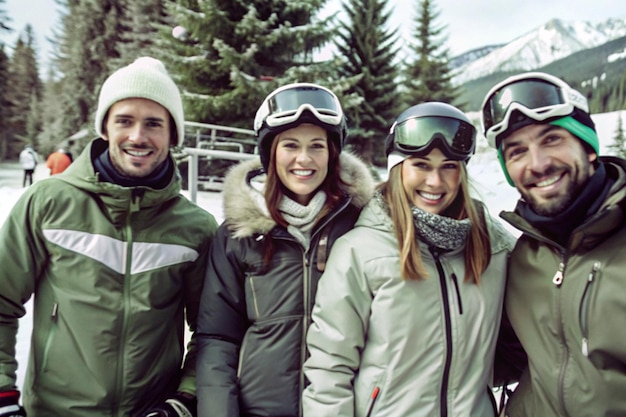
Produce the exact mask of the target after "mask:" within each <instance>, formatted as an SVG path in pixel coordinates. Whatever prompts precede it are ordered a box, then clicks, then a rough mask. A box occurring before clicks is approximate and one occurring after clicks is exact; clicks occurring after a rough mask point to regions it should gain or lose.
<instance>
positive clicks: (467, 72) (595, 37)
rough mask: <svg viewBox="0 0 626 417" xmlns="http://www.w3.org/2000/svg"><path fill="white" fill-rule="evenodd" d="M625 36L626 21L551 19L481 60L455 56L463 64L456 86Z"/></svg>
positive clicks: (557, 57) (535, 66) (545, 62)
mask: <svg viewBox="0 0 626 417" xmlns="http://www.w3.org/2000/svg"><path fill="white" fill-rule="evenodd" d="M623 36H626V18H622V19H609V20H607V21H605V22H602V23H598V24H592V23H590V22H584V21H575V22H571V21H564V20H560V19H552V20H550V21H548V22H546V23H545V24H543V25H541V26H539V27H538V28H536V29H535V30H533V31H531V32H528V33H526V34H524V35H522V36H520V37H518V38H516V39H514V40H513V41H511V42H509V43H508V44H505V45H502V46H501V47H499V48H495V49H493V50H492V51H491V52H489V53H488V54H486V55H484V56H481V57H479V58H478V59H475V60H467V59H463V57H462V56H461V57H455V59H454V61H456V62H464V64H462V65H461V66H459V67H457V68H455V72H456V73H457V74H458V75H457V76H456V77H455V78H454V83H455V84H457V85H458V84H462V83H463V82H464V81H468V80H473V79H476V78H480V77H483V76H486V75H489V74H492V73H494V72H500V71H518V70H522V71H526V70H532V69H535V68H539V67H542V66H544V65H547V64H549V63H551V62H553V61H556V60H559V59H562V58H565V57H567V56H568V55H571V54H573V53H575V52H579V51H582V50H584V49H589V48H593V47H596V46H599V45H602V44H605V43H607V42H609V41H611V40H613V39H617V38H620V37H623ZM473 52H474V51H470V52H468V53H467V54H472V53H473ZM464 55H465V54H464ZM468 61H469V62H468Z"/></svg>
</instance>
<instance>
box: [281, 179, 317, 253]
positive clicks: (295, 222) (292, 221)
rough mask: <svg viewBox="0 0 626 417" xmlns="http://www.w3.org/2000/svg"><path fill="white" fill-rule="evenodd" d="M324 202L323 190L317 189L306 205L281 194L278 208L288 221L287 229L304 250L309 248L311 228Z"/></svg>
mask: <svg viewBox="0 0 626 417" xmlns="http://www.w3.org/2000/svg"><path fill="white" fill-rule="evenodd" d="M324 204H326V193H325V192H324V191H318V192H317V193H316V194H315V195H314V196H313V198H312V199H311V201H309V204H308V205H306V206H303V205H302V204H300V203H298V202H296V201H293V200H292V199H290V198H289V197H286V196H283V198H282V200H281V201H280V204H279V206H278V210H279V211H280V212H281V214H282V215H283V217H284V218H285V220H286V221H287V223H289V226H287V231H288V232H289V233H291V235H293V237H295V238H296V239H297V240H298V242H300V243H301V244H302V246H304V249H305V250H308V249H309V244H310V243H311V229H313V225H315V220H316V219H317V216H318V215H319V213H320V212H321V211H322V208H324Z"/></svg>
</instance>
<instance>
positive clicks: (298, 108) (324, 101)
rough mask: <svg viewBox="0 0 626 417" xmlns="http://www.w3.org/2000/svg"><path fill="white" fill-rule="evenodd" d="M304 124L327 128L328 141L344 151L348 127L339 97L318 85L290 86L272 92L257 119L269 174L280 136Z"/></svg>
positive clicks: (262, 105)
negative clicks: (273, 143)
mask: <svg viewBox="0 0 626 417" xmlns="http://www.w3.org/2000/svg"><path fill="white" fill-rule="evenodd" d="M302 123H311V124H314V125H316V126H319V127H322V128H324V129H326V131H327V132H328V139H329V140H332V141H333V142H334V143H335V145H336V147H337V149H338V151H339V152H341V149H342V148H343V143H344V141H345V139H346V136H347V125H346V117H345V115H344V113H343V110H342V108H341V104H340V103H339V99H338V98H337V96H336V95H335V94H334V93H333V92H332V91H330V90H329V89H327V88H325V87H322V86H320V85H317V84H310V83H293V84H287V85H285V86H282V87H279V88H277V89H276V90H274V91H272V92H271V93H270V94H269V95H268V96H267V97H266V98H265V100H263V103H262V104H261V106H260V107H259V109H258V110H257V112H256V116H255V118H254V133H255V135H256V137H257V144H258V148H259V154H260V156H261V164H263V168H264V169H265V170H266V171H267V167H268V165H269V162H270V150H271V148H272V141H273V140H274V138H275V137H276V135H277V134H279V133H281V132H284V131H286V130H289V129H292V128H294V127H296V126H298V125H300V124H302Z"/></svg>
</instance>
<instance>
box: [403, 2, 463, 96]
mask: <svg viewBox="0 0 626 417" xmlns="http://www.w3.org/2000/svg"><path fill="white" fill-rule="evenodd" d="M438 17H439V12H438V11H437V10H436V8H435V5H434V2H432V1H430V0H419V13H418V16H417V18H416V20H415V23H416V28H415V38H416V40H417V42H416V43H415V44H413V45H411V48H410V49H411V50H412V52H413V53H414V55H415V60H414V61H413V62H411V63H409V64H408V66H407V70H406V83H405V86H406V90H407V91H406V102H407V105H408V106H412V105H414V104H419V103H422V102H425V101H441V102H444V103H449V104H452V103H453V102H454V101H455V100H456V99H457V97H458V96H459V93H458V91H457V89H456V87H454V86H453V85H452V76H453V74H452V71H451V70H450V68H449V65H448V64H449V57H448V55H449V52H448V50H447V49H446V48H445V47H444V42H445V40H446V39H445V36H444V34H443V31H444V27H439V26H436V25H435V21H436V20H437V18H438Z"/></svg>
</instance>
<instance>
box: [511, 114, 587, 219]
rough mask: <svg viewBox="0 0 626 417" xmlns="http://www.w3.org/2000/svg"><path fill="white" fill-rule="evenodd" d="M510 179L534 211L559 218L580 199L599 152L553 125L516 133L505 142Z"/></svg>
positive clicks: (533, 127)
mask: <svg viewBox="0 0 626 417" xmlns="http://www.w3.org/2000/svg"><path fill="white" fill-rule="evenodd" d="M502 152H503V155H504V161H505V164H506V169H507V171H508V173H509V176H510V177H511V179H512V180H513V183H514V184H515V187H516V188H517V189H518V191H519V192H520V194H521V195H522V197H523V198H524V200H526V202H527V203H528V204H529V205H530V207H531V208H532V210H533V211H534V212H535V213H537V214H539V215H542V216H555V215H557V214H559V213H561V212H563V210H565V209H566V208H567V207H569V205H570V203H571V202H572V201H573V200H574V199H575V198H576V197H577V196H578V194H579V193H580V189H581V187H582V186H584V184H585V183H586V182H587V180H588V179H589V177H591V175H593V172H594V169H593V165H592V162H593V161H594V160H596V158H597V155H596V154H595V153H589V154H588V153H587V152H586V151H585V148H584V146H583V143H582V142H581V140H580V139H578V138H577V137H576V136H574V135H572V134H571V133H570V132H569V131H567V130H565V129H563V128H561V127H558V126H553V125H549V124H534V125H529V126H525V127H523V128H521V129H519V130H516V131H515V132H513V133H512V134H511V135H509V136H508V137H506V138H505V139H504V140H503V141H502Z"/></svg>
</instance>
